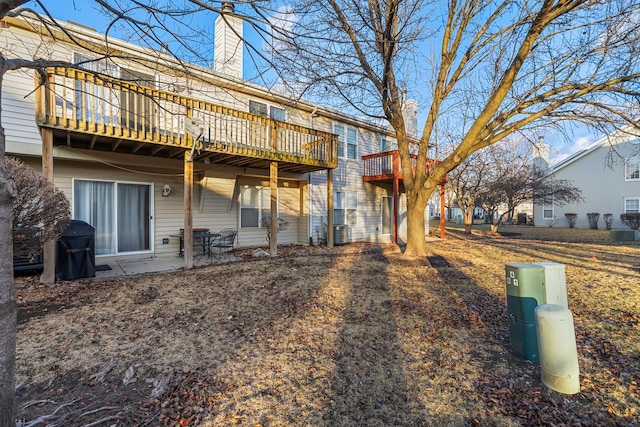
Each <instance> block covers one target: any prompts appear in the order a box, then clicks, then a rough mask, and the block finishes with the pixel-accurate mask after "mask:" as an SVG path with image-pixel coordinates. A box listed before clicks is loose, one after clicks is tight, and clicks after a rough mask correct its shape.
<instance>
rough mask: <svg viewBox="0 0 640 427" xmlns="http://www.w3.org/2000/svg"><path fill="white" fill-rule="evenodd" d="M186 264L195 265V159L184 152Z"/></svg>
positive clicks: (187, 265) (189, 266)
mask: <svg viewBox="0 0 640 427" xmlns="http://www.w3.org/2000/svg"><path fill="white" fill-rule="evenodd" d="M183 239H184V248H183V249H184V252H183V253H184V265H185V268H192V267H193V161H190V160H189V152H188V151H185V152H184V235H183Z"/></svg>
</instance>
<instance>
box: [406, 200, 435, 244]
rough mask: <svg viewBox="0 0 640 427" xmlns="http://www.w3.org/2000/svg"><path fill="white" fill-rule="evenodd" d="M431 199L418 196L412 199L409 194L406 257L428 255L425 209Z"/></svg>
mask: <svg viewBox="0 0 640 427" xmlns="http://www.w3.org/2000/svg"><path fill="white" fill-rule="evenodd" d="M427 200H429V197H428V196H427V197H420V196H417V197H415V198H412V197H411V196H410V193H409V192H407V248H406V249H405V251H404V254H405V255H406V256H416V257H422V256H426V255H427V241H426V239H425V228H424V209H425V208H426V206H427Z"/></svg>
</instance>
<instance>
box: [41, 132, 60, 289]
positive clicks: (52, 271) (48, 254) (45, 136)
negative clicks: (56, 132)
mask: <svg viewBox="0 0 640 427" xmlns="http://www.w3.org/2000/svg"><path fill="white" fill-rule="evenodd" d="M40 136H41V138H42V176H43V177H44V179H46V180H47V181H48V182H50V183H52V184H53V130H51V129H47V128H40ZM42 255H43V257H44V267H43V269H42V274H41V275H40V283H43V284H45V285H52V284H54V283H55V281H56V241H55V240H53V239H52V240H47V241H46V242H45V243H44V244H43V246H42Z"/></svg>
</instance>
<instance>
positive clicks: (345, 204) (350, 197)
mask: <svg viewBox="0 0 640 427" xmlns="http://www.w3.org/2000/svg"><path fill="white" fill-rule="evenodd" d="M333 223H334V224H335V225H345V224H346V225H356V224H357V223H358V193H355V192H351V191H338V192H336V193H335V194H334V197H333Z"/></svg>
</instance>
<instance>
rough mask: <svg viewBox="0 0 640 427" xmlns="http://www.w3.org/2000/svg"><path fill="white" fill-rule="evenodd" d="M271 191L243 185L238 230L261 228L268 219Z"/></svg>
mask: <svg viewBox="0 0 640 427" xmlns="http://www.w3.org/2000/svg"><path fill="white" fill-rule="evenodd" d="M270 210H271V189H270V188H269V187H261V186H253V185H245V186H243V187H242V191H241V193H240V228H261V227H262V222H263V221H266V220H268V219H269V215H270Z"/></svg>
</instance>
